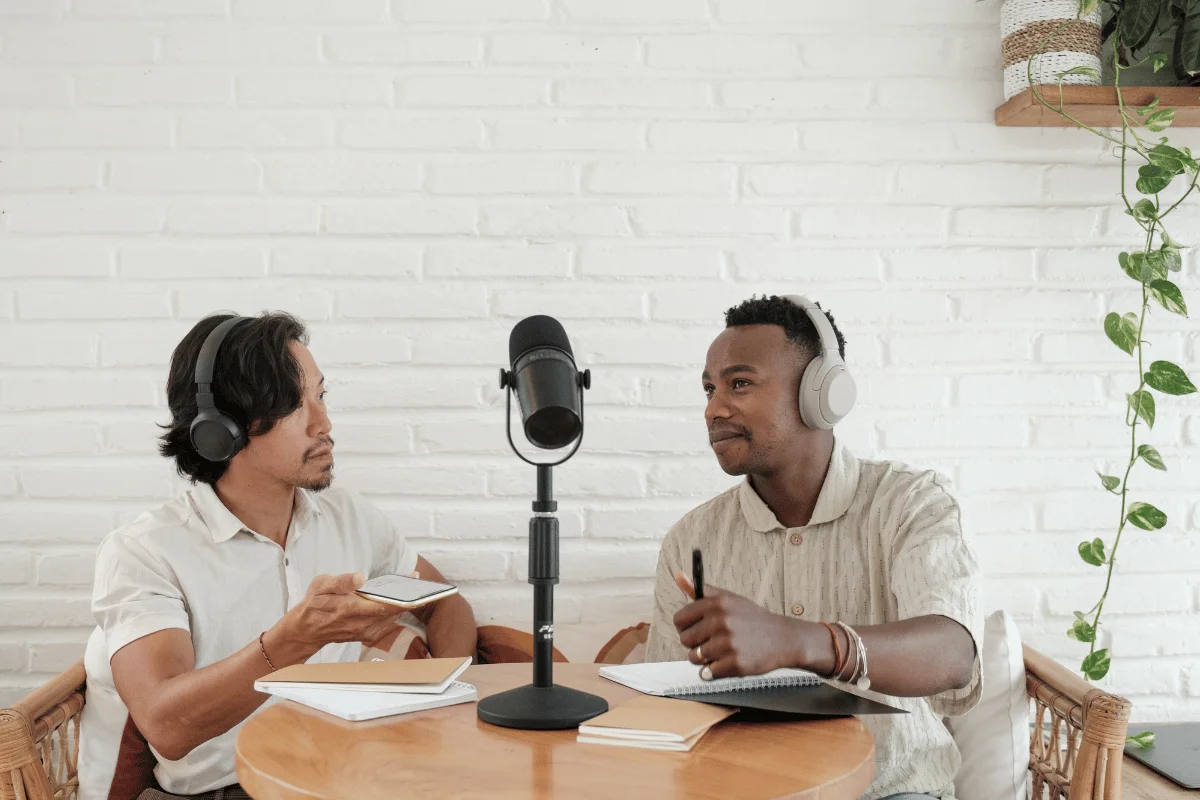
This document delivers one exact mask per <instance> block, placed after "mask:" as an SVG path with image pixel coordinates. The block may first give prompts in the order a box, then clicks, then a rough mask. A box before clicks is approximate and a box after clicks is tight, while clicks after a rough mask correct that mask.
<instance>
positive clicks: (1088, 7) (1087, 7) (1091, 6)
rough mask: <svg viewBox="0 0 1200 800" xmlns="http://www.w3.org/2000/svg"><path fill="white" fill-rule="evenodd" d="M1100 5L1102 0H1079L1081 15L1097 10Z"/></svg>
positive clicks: (1084, 15)
mask: <svg viewBox="0 0 1200 800" xmlns="http://www.w3.org/2000/svg"><path fill="white" fill-rule="evenodd" d="M1099 5H1100V0H1079V16H1080V17H1086V16H1087V15H1088V14H1090V13H1092V12H1093V11H1095V10H1096V8H1097V6H1099Z"/></svg>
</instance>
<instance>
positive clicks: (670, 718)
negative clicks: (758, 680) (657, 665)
mask: <svg viewBox="0 0 1200 800" xmlns="http://www.w3.org/2000/svg"><path fill="white" fill-rule="evenodd" d="M735 711H736V709H733V708H721V707H720V706H710V705H705V704H704V703H694V702H692V701H691V700H673V699H671V698H669V697H653V696H650V695H643V696H641V697H635V698H634V699H632V700H628V701H626V702H624V703H622V704H621V705H619V706H617V707H616V708H614V709H612V710H611V711H606V712H604V713H603V714H601V715H600V716H598V717H592V718H591V719H590V720H588V721H587V722H585V723H583V724H582V725H580V726H579V737H578V738H579V741H581V742H587V743H589V744H608V745H618V746H622V747H645V748H648V749H650V750H678V751H682V752H686V751H688V750H691V749H692V748H693V747H695V746H696V742H698V741H700V738H701V737H702V736H704V734H706V733H708V729H709V728H711V727H712V726H713V725H716V724H717V723H718V722H720V721H721V720H723V719H725V718H726V717H728V716H730V715H731V714H733V713H734V712H735Z"/></svg>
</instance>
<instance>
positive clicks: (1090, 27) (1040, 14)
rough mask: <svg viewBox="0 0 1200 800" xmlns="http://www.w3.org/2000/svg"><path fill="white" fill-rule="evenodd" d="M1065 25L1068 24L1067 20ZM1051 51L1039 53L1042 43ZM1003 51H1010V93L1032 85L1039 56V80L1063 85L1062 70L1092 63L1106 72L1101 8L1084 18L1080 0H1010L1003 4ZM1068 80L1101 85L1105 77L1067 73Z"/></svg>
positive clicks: (1007, 67)
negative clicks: (1102, 60) (1029, 68)
mask: <svg viewBox="0 0 1200 800" xmlns="http://www.w3.org/2000/svg"><path fill="white" fill-rule="evenodd" d="M1064 23H1065V24H1064ZM1056 30H1057V31H1058V32H1057V34H1055V36H1054V38H1053V39H1051V40H1050V41H1049V42H1046V44H1045V52H1043V53H1042V54H1041V55H1037V52H1038V50H1039V49H1040V48H1041V47H1042V43H1043V42H1044V41H1045V39H1046V37H1047V36H1049V35H1050V34H1052V33H1054V32H1055V31H1056ZM1000 36H1001V37H1002V45H1001V49H1002V50H1003V53H1004V97H1005V99H1008V98H1010V97H1012V96H1013V95H1017V94H1020V93H1021V92H1023V91H1024V90H1025V89H1027V88H1029V76H1028V74H1027V65H1028V62H1029V59H1030V57H1031V56H1034V59H1033V80H1034V83H1037V84H1039V85H1043V84H1050V85H1057V84H1058V77H1057V76H1058V73H1060V72H1066V71H1067V70H1069V69H1072V68H1074V67H1091V68H1092V69H1094V70H1095V71H1096V75H1097V76H1099V74H1100V10H1099V9H1098V8H1097V9H1096V10H1095V11H1093V12H1092V13H1091V14H1088V15H1087V16H1085V17H1083V18H1079V0H1005V2H1004V5H1003V6H1002V7H1001V8H1000ZM1062 82H1063V83H1064V84H1074V85H1077V86H1079V85H1082V86H1098V85H1099V84H1100V79H1099V77H1092V76H1090V75H1067V76H1066V77H1064V78H1063V81H1062Z"/></svg>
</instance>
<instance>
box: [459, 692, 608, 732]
mask: <svg viewBox="0 0 1200 800" xmlns="http://www.w3.org/2000/svg"><path fill="white" fill-rule="evenodd" d="M476 708H477V711H478V713H479V718H480V719H481V720H483V721H484V722H490V723H491V724H493V725H499V726H500V727H502V728H520V729H521V730H527V731H556V730H562V729H565V728H577V727H579V723H581V722H586V721H587V720H589V719H591V718H592V717H596V716H599V715H600V714H603V713H604V712H605V711H608V701H607V700H605V699H604V698H603V697H597V696H596V695H594V694H588V693H587V692H581V691H578V690H577V689H572V688H570V687H568V686H557V685H554V686H546V687H541V686H534V685H533V684H529V685H526V686H518V687H517V688H516V689H509V690H508V691H507V692H500V693H499V694H494V695H492V696H490V697H485V698H483V699H482V700H480V701H479V703H478V705H477V706H476Z"/></svg>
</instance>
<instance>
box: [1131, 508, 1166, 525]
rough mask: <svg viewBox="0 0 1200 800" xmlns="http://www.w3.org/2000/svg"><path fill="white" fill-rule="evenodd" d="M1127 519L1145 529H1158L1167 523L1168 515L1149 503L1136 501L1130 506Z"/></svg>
mask: <svg viewBox="0 0 1200 800" xmlns="http://www.w3.org/2000/svg"><path fill="white" fill-rule="evenodd" d="M1125 519H1127V520H1128V521H1129V523H1130V524H1131V525H1135V526H1137V527H1139V528H1141V529H1142V530H1144V531H1156V530H1159V529H1160V528H1162V527H1164V526H1165V525H1166V524H1167V515H1166V514H1164V513H1163V512H1162V511H1160V510H1158V509H1157V508H1155V507H1154V506H1152V505H1150V504H1149V503H1134V504H1132V505H1131V506H1129V513H1128V514H1126V515H1125Z"/></svg>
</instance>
